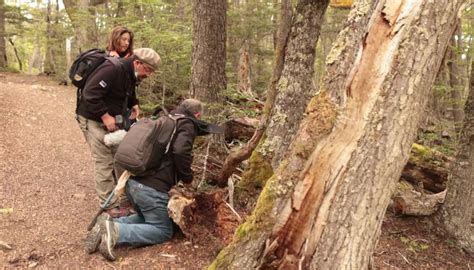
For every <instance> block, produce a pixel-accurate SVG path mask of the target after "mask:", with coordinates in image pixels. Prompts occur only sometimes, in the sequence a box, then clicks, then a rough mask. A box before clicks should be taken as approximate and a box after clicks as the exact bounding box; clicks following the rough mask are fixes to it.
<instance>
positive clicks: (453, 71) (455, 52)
mask: <svg viewBox="0 0 474 270" xmlns="http://www.w3.org/2000/svg"><path fill="white" fill-rule="evenodd" d="M456 37H457V41H456ZM461 42H462V41H461V19H458V26H457V27H456V31H455V32H454V35H453V37H452V38H451V46H450V48H449V59H448V69H449V86H450V90H451V91H450V93H451V95H450V96H451V104H452V105H451V107H452V110H453V121H454V127H455V130H456V133H459V131H460V129H461V125H462V120H463V118H464V116H463V111H462V93H463V92H464V91H463V88H464V86H463V83H462V79H461V68H460V67H459V62H460V50H461V48H462V46H461V45H460V44H461Z"/></svg>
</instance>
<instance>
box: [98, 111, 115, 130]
mask: <svg viewBox="0 0 474 270" xmlns="http://www.w3.org/2000/svg"><path fill="white" fill-rule="evenodd" d="M100 118H101V119H102V123H104V125H105V127H106V128H107V130H108V131H109V132H112V131H115V130H117V126H116V125H115V118H114V117H113V116H111V115H110V114H109V113H105V114H104V115H102V116H101V117H100Z"/></svg>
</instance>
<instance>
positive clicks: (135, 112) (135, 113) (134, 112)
mask: <svg viewBox="0 0 474 270" xmlns="http://www.w3.org/2000/svg"><path fill="white" fill-rule="evenodd" d="M139 115H140V108H139V107H138V104H137V105H134V106H133V107H132V113H131V114H130V117H129V118H130V119H136V118H138V116H139Z"/></svg>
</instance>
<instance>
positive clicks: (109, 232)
mask: <svg viewBox="0 0 474 270" xmlns="http://www.w3.org/2000/svg"><path fill="white" fill-rule="evenodd" d="M100 234H101V242H100V246H99V252H100V254H102V256H104V258H106V259H107V260H109V261H115V254H114V247H115V244H116V243H117V240H118V238H119V230H118V224H116V223H114V222H113V221H112V220H104V221H102V222H101V223H100Z"/></svg>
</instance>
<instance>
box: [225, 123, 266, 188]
mask: <svg viewBox="0 0 474 270" xmlns="http://www.w3.org/2000/svg"><path fill="white" fill-rule="evenodd" d="M264 131H265V128H264V127H260V128H258V129H257V130H256V131H255V133H254V134H253V136H252V138H251V139H250V141H249V142H248V143H247V144H245V145H244V146H242V147H241V148H239V149H237V150H234V151H232V152H231V153H230V155H229V156H227V158H226V159H225V161H224V165H223V166H222V170H221V171H220V173H219V177H218V182H217V185H218V186H219V187H225V186H226V185H227V179H229V177H230V176H231V175H232V174H233V173H234V171H235V168H236V167H237V166H238V165H239V164H240V163H241V162H242V161H244V160H246V159H248V158H249V157H250V155H251V154H252V152H253V150H255V148H256V147H257V145H258V143H259V142H260V139H261V138H262V136H263V133H264Z"/></svg>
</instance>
